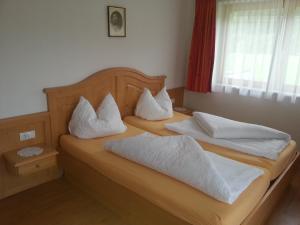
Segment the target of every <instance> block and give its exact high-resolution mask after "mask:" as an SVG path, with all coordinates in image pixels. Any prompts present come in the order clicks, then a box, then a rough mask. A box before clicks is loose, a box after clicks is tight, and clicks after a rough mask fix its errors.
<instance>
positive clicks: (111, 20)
mask: <svg viewBox="0 0 300 225" xmlns="http://www.w3.org/2000/svg"><path fill="white" fill-rule="evenodd" d="M107 17H108V20H107V21H108V36H109V37H126V9H125V8H123V7H117V6H107Z"/></svg>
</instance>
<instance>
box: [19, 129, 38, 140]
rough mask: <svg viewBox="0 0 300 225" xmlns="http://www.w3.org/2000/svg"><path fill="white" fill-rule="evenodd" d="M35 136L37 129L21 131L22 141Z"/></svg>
mask: <svg viewBox="0 0 300 225" xmlns="http://www.w3.org/2000/svg"><path fill="white" fill-rule="evenodd" d="M34 138H35V130H30V131H26V132H22V133H20V141H27V140H31V139H34Z"/></svg>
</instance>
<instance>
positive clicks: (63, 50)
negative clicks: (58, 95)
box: [0, 0, 193, 118]
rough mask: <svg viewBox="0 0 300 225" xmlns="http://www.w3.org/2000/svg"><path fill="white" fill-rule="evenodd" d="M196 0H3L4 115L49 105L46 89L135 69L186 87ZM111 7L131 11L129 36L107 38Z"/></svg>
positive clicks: (0, 73) (0, 90)
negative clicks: (119, 68)
mask: <svg viewBox="0 0 300 225" xmlns="http://www.w3.org/2000/svg"><path fill="white" fill-rule="evenodd" d="M192 3H193V0H150V1H149V0H126V1H124V0H123V1H122V0H119V1H117V0H112V1H104V0H0V118H4V117H11V116H15V115H21V114H27V113H33V112H39V111H44V110H47V106H46V99H45V96H44V95H43V93H42V89H43V88H44V87H51V86H57V85H66V84H71V83H73V82H77V81H79V80H81V79H83V78H85V77H86V76H87V75H90V74H91V73H94V72H96V71H98V70H100V69H104V68H107V67H113V66H127V67H134V68H136V69H139V70H141V71H143V72H145V73H148V74H165V75H167V76H168V79H167V86H168V88H173V87H178V86H182V85H183V84H184V74H185V70H186V59H187V52H188V48H189V38H190V33H191V32H189V31H188V29H189V27H188V26H187V25H186V24H191V19H192V18H191V15H192V11H193V8H192V7H191V4H192ZM107 5H119V6H123V7H126V9H127V37H126V38H109V37H107V15H106V6H107Z"/></svg>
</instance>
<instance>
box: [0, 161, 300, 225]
mask: <svg viewBox="0 0 300 225" xmlns="http://www.w3.org/2000/svg"><path fill="white" fill-rule="evenodd" d="M297 171H298V172H297V174H296V176H295V178H294V180H293V182H292V185H291V187H290V189H289V190H288V191H287V195H286V196H285V197H284V199H282V201H281V202H282V203H281V204H280V206H279V207H278V208H277V209H276V210H275V211H274V212H273V215H272V217H271V218H270V221H269V222H268V224H267V225H300V166H299V168H298V170H297ZM0 223H1V224H3V225H4V224H5V225H35V224H42V225H126V224H125V223H123V222H122V221H121V219H120V218H118V216H116V215H115V214H113V213H112V212H111V211H109V210H107V209H106V208H104V207H103V206H101V204H99V203H98V202H97V201H95V200H94V199H92V198H91V197H89V196H87V195H86V194H85V193H83V192H81V191H79V190H77V189H76V188H74V187H73V186H71V185H70V184H69V183H67V182H66V181H65V180H64V179H59V180H56V181H52V182H49V183H47V184H43V185H40V186H38V187H36V188H33V189H30V190H27V191H24V192H22V193H19V194H17V195H15V196H12V197H9V198H6V199H4V200H1V201H0ZM127 225H128V224H127Z"/></svg>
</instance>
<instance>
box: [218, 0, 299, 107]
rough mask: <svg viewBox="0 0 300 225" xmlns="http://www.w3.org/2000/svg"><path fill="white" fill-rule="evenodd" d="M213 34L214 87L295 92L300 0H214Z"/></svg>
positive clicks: (280, 95)
mask: <svg viewBox="0 0 300 225" xmlns="http://www.w3.org/2000/svg"><path fill="white" fill-rule="evenodd" d="M216 40H217V43H216V54H215V55H216V56H215V66H214V76H213V90H214V91H232V90H234V89H236V90H238V91H239V93H240V94H242V95H255V96H265V97H273V98H277V99H278V100H282V99H290V100H292V101H293V102H295V101H296V99H297V97H299V96H300V0H219V1H218V7H217V37H216ZM299 100H300V98H299Z"/></svg>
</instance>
